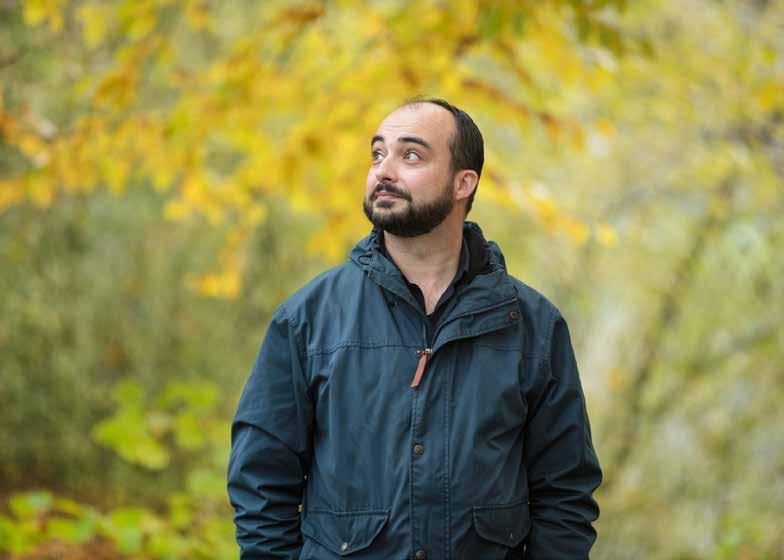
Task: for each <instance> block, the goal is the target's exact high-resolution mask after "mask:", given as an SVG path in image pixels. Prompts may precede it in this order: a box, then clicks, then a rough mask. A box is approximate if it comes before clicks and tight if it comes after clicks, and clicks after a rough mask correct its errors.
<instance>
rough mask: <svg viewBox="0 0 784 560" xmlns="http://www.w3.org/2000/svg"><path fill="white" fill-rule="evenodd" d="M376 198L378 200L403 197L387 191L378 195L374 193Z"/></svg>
mask: <svg viewBox="0 0 784 560" xmlns="http://www.w3.org/2000/svg"><path fill="white" fill-rule="evenodd" d="M376 198H377V199H379V198H403V197H402V196H399V195H396V194H394V193H391V192H389V191H378V193H376Z"/></svg>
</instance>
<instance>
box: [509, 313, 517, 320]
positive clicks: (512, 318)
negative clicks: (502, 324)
mask: <svg viewBox="0 0 784 560" xmlns="http://www.w3.org/2000/svg"><path fill="white" fill-rule="evenodd" d="M509 320H510V321H516V320H517V311H510V312H509Z"/></svg>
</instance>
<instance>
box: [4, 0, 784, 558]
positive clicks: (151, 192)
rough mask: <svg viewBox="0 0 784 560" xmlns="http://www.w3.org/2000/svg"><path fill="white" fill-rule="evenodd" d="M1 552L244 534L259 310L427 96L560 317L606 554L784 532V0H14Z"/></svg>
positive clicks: (227, 549) (320, 261)
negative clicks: (462, 131) (481, 153)
mask: <svg viewBox="0 0 784 560" xmlns="http://www.w3.org/2000/svg"><path fill="white" fill-rule="evenodd" d="M0 80H1V82H0V83H1V85H0V294H2V295H0V316H1V317H2V321H0V372H1V373H0V375H1V376H2V377H1V379H2V382H1V383H0V472H2V477H0V503H1V504H2V509H1V510H0V557H3V556H4V557H8V558H14V559H21V558H121V557H132V558H160V559H174V558H234V557H236V556H237V549H236V546H235V544H234V541H233V525H232V524H231V519H230V508H229V505H228V502H227V497H226V492H225V467H226V461H227V458H228V446H229V442H228V436H229V430H228V427H229V421H230V419H231V415H232V414H233V411H234V407H235V405H236V402H237V399H238V397H239V392H240V390H241V388H242V385H243V383H244V381H245V378H246V376H247V375H248V373H249V370H250V366H251V364H252V361H253V358H254V356H255V353H256V352H257V350H258V345H259V343H260V341H261V339H262V337H263V333H264V329H265V327H266V324H267V322H268V320H269V317H270V315H271V312H272V311H273V310H274V308H275V306H276V305H277V303H278V302H280V301H281V300H282V299H283V298H285V297H286V296H287V295H288V294H289V293H291V292H292V291H293V290H295V289H296V288H298V287H299V286H301V285H302V284H304V283H305V282H306V281H307V280H309V279H310V278H312V277H313V276H314V275H315V274H316V273H318V272H319V271H321V270H323V269H324V268H325V267H327V266H332V265H334V264H339V263H340V262H342V261H343V260H344V259H345V258H346V253H347V252H348V250H349V249H350V248H351V247H352V246H353V244H354V243H355V242H356V240H358V239H359V238H360V237H362V236H364V235H365V234H366V233H367V231H368V230H369V224H368V223H367V222H366V220H365V218H364V216H363V214H362V212H361V209H360V204H361V197H362V194H363V187H362V185H363V179H364V174H365V172H366V170H367V166H368V165H369V162H370V159H369V154H368V153H367V144H368V138H369V137H370V136H371V135H372V133H373V131H374V130H375V127H376V125H377V123H378V122H379V121H380V119H381V118H383V116H384V115H385V114H386V112H388V111H389V110H390V109H392V108H394V107H395V106H396V105H397V104H398V103H399V102H400V101H401V100H402V99H404V98H406V97H408V96H410V95H414V94H419V93H424V94H429V95H435V96H442V97H446V98H447V99H449V100H451V101H452V102H454V103H456V104H457V105H458V106H462V107H464V108H465V109H466V110H468V112H469V113H470V114H472V116H473V117H474V118H475V120H476V121H477V123H478V124H479V126H480V128H481V129H482V131H483V133H484V136H485V143H486V149H487V153H486V168H485V172H484V174H483V177H482V180H481V182H480V185H479V190H478V193H477V197H476V202H475V204H474V208H473V210H472V213H471V215H470V216H469V219H472V220H475V221H477V222H478V223H480V225H482V227H483V229H484V230H485V232H486V234H487V236H488V238H490V239H494V240H496V241H497V242H498V243H499V245H500V246H501V247H502V249H503V250H504V252H505V254H506V256H507V264H508V266H509V269H510V272H511V273H512V274H514V275H515V276H517V277H518V278H520V279H522V280H523V281H524V282H526V283H528V284H530V285H531V286H533V287H535V288H537V289H539V290H540V291H542V292H543V293H544V294H545V295H547V296H548V297H549V298H550V299H552V300H553V301H554V302H555V304H556V305H557V306H559V308H561V310H562V311H563V312H564V315H565V316H566V317H567V319H568V321H569V323H570V328H571V331H572V333H573V340H574V343H575V349H576V353H577V357H578V362H579V365H580V370H581V375H582V381H583V385H584V388H585V391H586V396H587V401H588V405H589V409H590V415H591V420H592V426H593V432H594V438H595V444H596V446H597V450H598V454H599V457H600V460H601V462H602V465H603V467H604V470H605V475H606V476H605V483H604V484H603V486H602V487H601V489H600V491H599V492H598V494H597V498H598V500H599V502H600V505H601V509H602V513H601V518H600V520H599V522H598V524H597V528H598V531H599V539H598V540H597V543H596V546H595V548H594V554H593V556H594V557H595V558H598V559H609V558H662V559H729V558H743V559H768V558H781V557H784V532H782V531H781V519H782V517H783V516H784V435H782V434H784V432H783V431H782V430H781V426H782V425H784V412H782V407H781V406H780V403H781V402H782V397H784V384H782V381H784V372H783V371H782V366H781V364H782V361H783V359H784V355H783V354H784V352H782V348H784V335H783V333H784V329H782V321H784V317H783V316H782V310H783V308H782V301H784V297H782V296H784V294H783V293H782V292H784V282H782V281H781V278H782V275H783V274H784V226H782V223H783V221H782V220H781V217H782V211H784V200H783V198H782V183H783V182H784V181H783V179H784V2H782V1H780V0H778V1H777V0H769V1H765V0H755V1H748V2H731V1H720V0H679V1H677V2H675V1H672V0H670V1H656V0H639V1H636V2H625V1H623V0H593V1H587V0H585V1H581V0H549V1H546V2H530V3H527V2H525V3H523V2H514V1H494V2H490V1H486V0H456V1H454V2H443V1H436V0H419V1H417V2H413V1H407V0H386V1H382V0H375V1H366V2H358V1H355V0H340V1H338V0H335V1H321V2H284V1H280V0H270V1H265V2H255V1H250V0H237V1H232V2H218V1H209V0H107V1H89V0H28V1H18V0H2V1H0Z"/></svg>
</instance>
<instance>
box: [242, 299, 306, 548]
mask: <svg viewBox="0 0 784 560" xmlns="http://www.w3.org/2000/svg"><path fill="white" fill-rule="evenodd" d="M299 348H300V346H299V343H298V339H297V336H296V334H295V331H294V330H293V329H292V325H291V321H290V320H289V318H288V317H287V314H286V311H285V308H284V307H283V306H282V305H281V306H280V307H278V308H277V309H276V310H275V313H274V314H273V317H272V320H271V322H270V325H269V327H268V329H267V332H266V334H265V336H264V340H263V342H262V344H261V348H260V350H259V353H258V355H257V357H256V361H255V363H254V365H253V370H252V372H251V374H250V377H249V378H248V381H247V383H246V385H245V388H244V390H243V393H242V396H241V397H240V401H239V404H238V406H237V412H236V415H235V417H234V421H233V423H232V426H231V455H230V457H229V466H228V477H227V478H228V485H227V488H228V493H229V501H230V502H231V505H232V507H233V508H234V516H233V519H234V524H235V525H236V539H237V543H238V544H239V546H240V550H241V554H240V558H242V559H243V560H251V559H261V558H265V559H266V558H285V559H296V558H299V555H300V550H301V548H302V536H301V533H300V514H299V507H298V506H299V504H300V503H301V499H302V493H303V488H304V479H305V476H306V474H307V472H308V470H309V468H310V457H311V456H312V452H311V449H312V444H311V430H312V419H313V405H312V401H311V399H310V397H309V395H308V391H307V383H306V380H305V373H304V369H303V366H302V361H301V360H302V355H301V353H300V349H299Z"/></svg>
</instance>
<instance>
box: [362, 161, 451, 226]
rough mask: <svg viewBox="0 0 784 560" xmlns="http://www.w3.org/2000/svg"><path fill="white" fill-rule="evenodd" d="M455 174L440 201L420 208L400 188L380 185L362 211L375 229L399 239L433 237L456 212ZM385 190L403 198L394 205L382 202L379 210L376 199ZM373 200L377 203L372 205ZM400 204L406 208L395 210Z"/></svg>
mask: <svg viewBox="0 0 784 560" xmlns="http://www.w3.org/2000/svg"><path fill="white" fill-rule="evenodd" d="M453 179H454V174H453V175H452V176H451V177H449V179H448V180H447V182H446V184H445V185H444V188H443V189H442V190H441V193H440V194H439V195H438V198H436V199H435V200H433V201H431V202H428V203H425V204H416V203H414V202H413V201H412V200H411V196H410V195H409V194H408V193H404V192H401V191H400V190H398V189H397V188H396V187H393V186H392V185H390V184H388V183H379V184H378V185H376V188H375V189H374V191H373V194H372V195H371V197H370V200H369V199H368V197H365V199H364V200H363V201H362V208H363V209H364V211H365V216H367V219H368V220H370V223H372V224H373V225H374V226H376V227H378V228H381V229H383V230H384V231H386V232H389V233H391V234H392V235H396V236H398V237H416V236H418V235H424V234H425V233H430V232H431V231H432V230H433V229H434V228H435V227H436V226H438V225H439V224H440V223H441V222H443V221H444V220H445V219H446V217H447V216H448V215H449V213H450V212H451V211H452V208H454V206H455V201H454V199H453V198H452V181H453ZM381 190H385V191H387V192H390V193H392V194H396V195H399V196H400V198H398V199H396V200H394V201H387V200H382V201H380V202H378V206H379V207H380V208H382V209H381V210H379V209H378V208H377V207H376V206H375V201H376V195H377V193H378V192H379V191H381ZM371 200H372V201H373V202H371ZM395 204H397V205H399V206H402V208H397V209H394V210H392V207H393V206H394V205H395Z"/></svg>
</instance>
